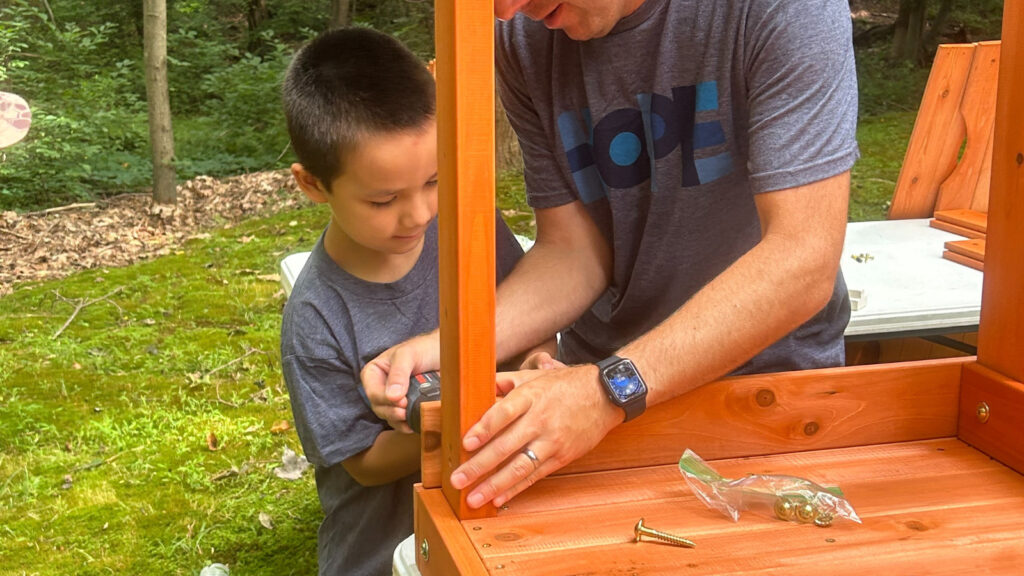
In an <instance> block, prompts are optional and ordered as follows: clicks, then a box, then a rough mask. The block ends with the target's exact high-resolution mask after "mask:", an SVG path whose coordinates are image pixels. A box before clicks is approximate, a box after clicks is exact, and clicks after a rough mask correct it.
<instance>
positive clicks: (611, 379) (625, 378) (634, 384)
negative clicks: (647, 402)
mask: <svg viewBox="0 0 1024 576" xmlns="http://www.w3.org/2000/svg"><path fill="white" fill-rule="evenodd" d="M604 375H605V378H606V379H607V380H608V384H609V385H610V386H611V389H612V392H613V393H614V394H615V396H616V397H617V398H618V399H619V401H621V402H626V401H627V400H629V399H631V398H633V397H635V396H637V395H639V394H642V393H643V392H646V390H647V388H646V387H645V386H644V381H643V380H641V379H640V374H638V373H637V371H636V368H634V367H633V364H632V363H630V362H628V361H622V362H619V363H617V364H615V365H613V366H609V367H608V368H607V369H606V370H605V372H604Z"/></svg>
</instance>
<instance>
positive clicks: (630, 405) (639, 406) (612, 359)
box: [597, 356, 647, 422]
mask: <svg viewBox="0 0 1024 576" xmlns="http://www.w3.org/2000/svg"><path fill="white" fill-rule="evenodd" d="M622 361H623V359H622V358H620V357H619V356H609V357H607V358H605V359H604V360H601V361H599V362H598V363H597V370H598V376H599V377H600V378H601V384H602V385H603V386H604V387H605V392H606V393H607V394H608V398H609V399H610V400H611V401H612V402H614V403H615V405H616V406H619V407H621V408H622V409H623V410H625V411H626V418H625V420H623V422H629V421H630V420H632V419H633V418H636V417H637V416H639V415H641V414H643V413H644V411H645V410H647V384H646V383H645V384H644V392H643V394H640V395H639V396H636V397H634V398H631V399H629V400H628V401H626V402H622V401H620V400H619V399H618V398H617V397H616V396H615V393H614V392H613V391H612V389H611V384H610V383H609V382H608V380H607V379H606V378H605V376H604V373H605V370H606V369H608V368H610V367H611V366H613V365H615V364H617V363H619V362H622ZM630 364H631V365H632V366H633V369H634V370H636V365H635V364H633V363H632V362H630ZM637 376H640V373H639V371H638V372H637ZM640 380H641V382H642V381H643V377H640Z"/></svg>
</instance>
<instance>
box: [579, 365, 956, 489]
mask: <svg viewBox="0 0 1024 576" xmlns="http://www.w3.org/2000/svg"><path fill="white" fill-rule="evenodd" d="M963 361H964V360H963V359H961V358H954V359H950V360H941V361H934V362H931V361H929V362H909V363H903V364H888V365H875V366H857V367H846V368H838V369H825V370H806V371H801V372H784V373H778V374H763V375H754V376H742V377H737V378H728V379H725V380H720V381H718V382H713V383H711V384H707V385H705V386H702V387H700V388H698V389H696V390H694V391H693V392H690V393H689V394H686V395H683V396H680V397H679V398H676V399H674V400H672V401H669V402H665V403H662V404H659V405H657V406H653V407H652V408H650V409H649V410H648V411H647V413H646V414H644V416H643V417H642V418H638V419H636V420H634V421H631V422H628V423H626V424H624V425H621V426H619V427H618V428H616V429H615V430H613V431H612V433H611V434H609V435H608V436H607V437H606V438H605V439H604V441H602V442H601V444H599V445H598V446H597V447H596V448H595V449H594V450H593V451H591V452H590V453H589V454H587V455H585V456H584V457H583V458H581V459H579V460H577V461H576V462H574V463H572V464H570V465H569V466H567V467H566V468H565V469H564V472H582V471H590V470H609V469H616V468H629V467H635V466H650V465H657V464H666V463H669V462H674V461H675V460H676V459H677V458H678V457H679V455H680V454H681V453H682V451H683V449H684V448H686V447H687V446H689V447H692V448H693V449H694V450H697V451H698V453H700V454H702V455H704V454H706V456H705V458H728V457H737V456H752V455H760V454H775V453H781V452H793V451H799V450H817V449H822V448H835V447H840V446H857V445H862V444H876V443H885V442H898V441H906V440H919V439H922V438H936V437H941V436H952V435H954V434H955V430H956V413H955V412H956V409H955V405H956V398H957V394H958V391H959V380H960V366H961V364H962V363H963Z"/></svg>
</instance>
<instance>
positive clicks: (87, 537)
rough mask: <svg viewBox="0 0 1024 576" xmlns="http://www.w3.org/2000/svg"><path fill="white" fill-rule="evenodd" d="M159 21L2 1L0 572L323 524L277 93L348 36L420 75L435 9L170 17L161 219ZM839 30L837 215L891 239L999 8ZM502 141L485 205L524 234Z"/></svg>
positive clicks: (109, 569) (202, 3)
mask: <svg viewBox="0 0 1024 576" xmlns="http://www.w3.org/2000/svg"><path fill="white" fill-rule="evenodd" d="M156 1H158V0H145V2H143V1H114V0H92V1H84V0H0V90H3V91H8V92H14V93H17V94H20V95H21V96H23V97H24V98H25V99H26V100H27V101H28V102H29V103H30V105H31V107H32V112H33V125H32V128H31V130H30V132H29V135H28V136H27V137H26V139H25V140H23V141H22V142H21V143H19V144H16V145H14V146H12V147H10V148H8V149H6V150H3V151H2V152H0V576H7V575H10V576H14V575H26V574H60V575H65V574H66V575H72V574H74V575H91V574H125V573H131V574H197V573H198V572H199V571H200V569H202V568H203V567H204V566H206V565H208V564H210V563H211V562H222V563H225V564H228V565H229V566H230V567H231V571H232V573H235V574H268V575H269V574H274V575H278V574H313V573H315V571H316V528H317V525H318V524H319V521H320V518H321V512H320V509H319V505H318V502H317V499H316V492H315V487H314V483H313V479H312V474H311V471H309V470H303V469H302V466H301V460H296V459H295V458H294V457H293V456H292V454H293V453H298V454H300V455H301V447H300V446H299V443H298V439H297V437H296V435H295V433H294V430H293V428H292V426H291V411H290V406H289V402H288V396H287V391H286V390H285V388H284V385H283V382H282V381H281V375H280V360H279V354H278V332H279V330H280V314H281V309H282V306H283V304H284V302H285V298H286V297H285V295H284V293H283V291H282V290H281V288H280V285H279V277H278V276H277V265H278V263H279V262H280V260H281V259H282V258H283V257H284V256H285V255H287V254H289V253H292V252H296V251H300V250H308V249H309V247H310V246H311V245H312V244H313V242H314V241H315V240H316V238H317V236H318V235H319V233H320V231H321V230H322V229H323V226H324V223H325V221H326V215H325V213H324V212H323V210H320V209H318V207H315V206H310V205H309V204H308V203H306V202H304V201H302V200H301V197H300V195H299V194H298V193H297V192H296V190H294V188H293V187H292V186H291V184H290V183H289V178H288V175H287V173H286V172H283V171H282V169H283V168H285V167H286V166H287V165H288V164H289V163H290V162H292V161H293V156H292V154H291V152H290V150H289V149H288V142H287V136H286V133H285V127H284V121H283V118H282V115H281V112H280V106H281V105H280V98H279V90H280V82H281V77H282V74H283V72H284V70H285V67H286V66H287V63H288V61H289V58H290V57H291V55H292V54H293V52H294V50H295V49H296V47H297V46H299V45H300V44H301V43H302V42H304V41H305V40H307V39H309V38H311V37H312V36H314V35H315V34H317V33H318V32H320V31H322V30H324V29H327V28H328V27H330V26H332V25H337V24H338V23H341V22H350V23H354V24H357V25H363V26H372V27H374V28H377V29H380V30H382V31H385V32H388V33H391V34H394V35H396V36H397V37H399V38H400V39H401V40H402V41H404V42H405V43H406V44H407V45H409V46H410V48H412V49H413V51H414V52H416V53H417V54H418V55H420V56H421V57H422V58H423V59H424V60H428V59H429V58H431V57H432V53H433V28H432V18H433V4H432V2H430V1H429V0H423V1H410V0H348V1H341V0H309V1H306V0H303V1H299V0H166V9H167V20H166V35H167V60H168V67H167V80H168V92H169V95H170V110H171V117H172V120H173V135H174V157H173V163H172V166H173V169H174V171H175V173H176V179H177V181H178V182H179V186H178V187H177V189H176V203H175V204H174V205H173V207H172V208H171V209H169V210H153V207H154V205H153V202H152V198H151V196H152V193H153V192H152V185H151V183H152V181H153V163H152V160H151V158H152V154H151V147H150V144H149V129H148V113H147V91H146V82H145V63H144V62H145V60H144V58H143V54H144V50H143V38H144V36H145V34H144V17H143V14H144V13H143V5H144V4H145V5H147V6H148V5H150V4H152V3H153V2H156ZM159 1H160V2H164V0H159ZM850 8H851V17H852V18H853V21H854V43H855V47H856V51H857V67H858V76H859V82H860V106H861V108H860V123H859V128H858V141H859V143H860V147H861V152H862V158H861V160H860V161H859V162H858V163H857V165H856V166H855V168H854V171H853V184H852V196H851V204H850V219H851V220H869V219H882V218H884V217H885V211H886V208H887V203H888V201H889V198H890V197H891V195H892V191H893V188H894V186H895V181H896V177H897V174H898V173H899V167H900V164H901V163H902V160H903V154H904V150H905V148H906V143H907V140H908V138H909V136H910V131H911V128H912V126H913V122H914V118H915V113H916V109H917V106H918V103H919V101H920V97H921V93H922V91H923V88H924V84H925V81H926V79H927V75H928V67H929V64H930V60H931V56H932V54H933V53H934V48H935V45H936V44H937V43H939V42H965V41H980V40H988V39H994V38H998V36H999V26H1000V16H1001V10H1002V2H1001V1H1000V0H890V1H884V0H879V1H868V0H865V1H852V2H850ZM501 140H502V142H500V143H499V145H500V146H503V148H502V149H501V150H499V153H500V154H499V157H503V158H504V159H505V160H503V162H502V166H503V167H504V169H503V170H501V172H500V174H499V182H498V204H499V206H500V207H501V208H502V209H503V213H504V215H505V217H506V219H507V220H508V221H509V222H510V225H512V227H513V228H514V229H515V230H516V231H517V232H520V233H523V234H527V235H530V234H532V216H531V213H530V211H529V208H528V207H527V206H526V205H525V201H524V198H523V190H522V178H521V174H520V173H519V172H518V169H517V167H516V165H515V156H514V152H509V151H508V149H507V148H508V147H509V138H508V137H507V136H506V137H503V138H501ZM512 149H513V150H514V147H512Z"/></svg>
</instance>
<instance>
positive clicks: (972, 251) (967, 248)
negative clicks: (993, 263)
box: [944, 238, 985, 262]
mask: <svg viewBox="0 0 1024 576" xmlns="http://www.w3.org/2000/svg"><path fill="white" fill-rule="evenodd" d="M944 246H945V248H946V250H949V251H950V252H954V253H956V254H959V255H961V256H966V257H967V258H973V259H974V260H977V261H979V262H984V261H985V239H984V238H974V239H971V240H950V241H949V242H946V243H945V244H944Z"/></svg>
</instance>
